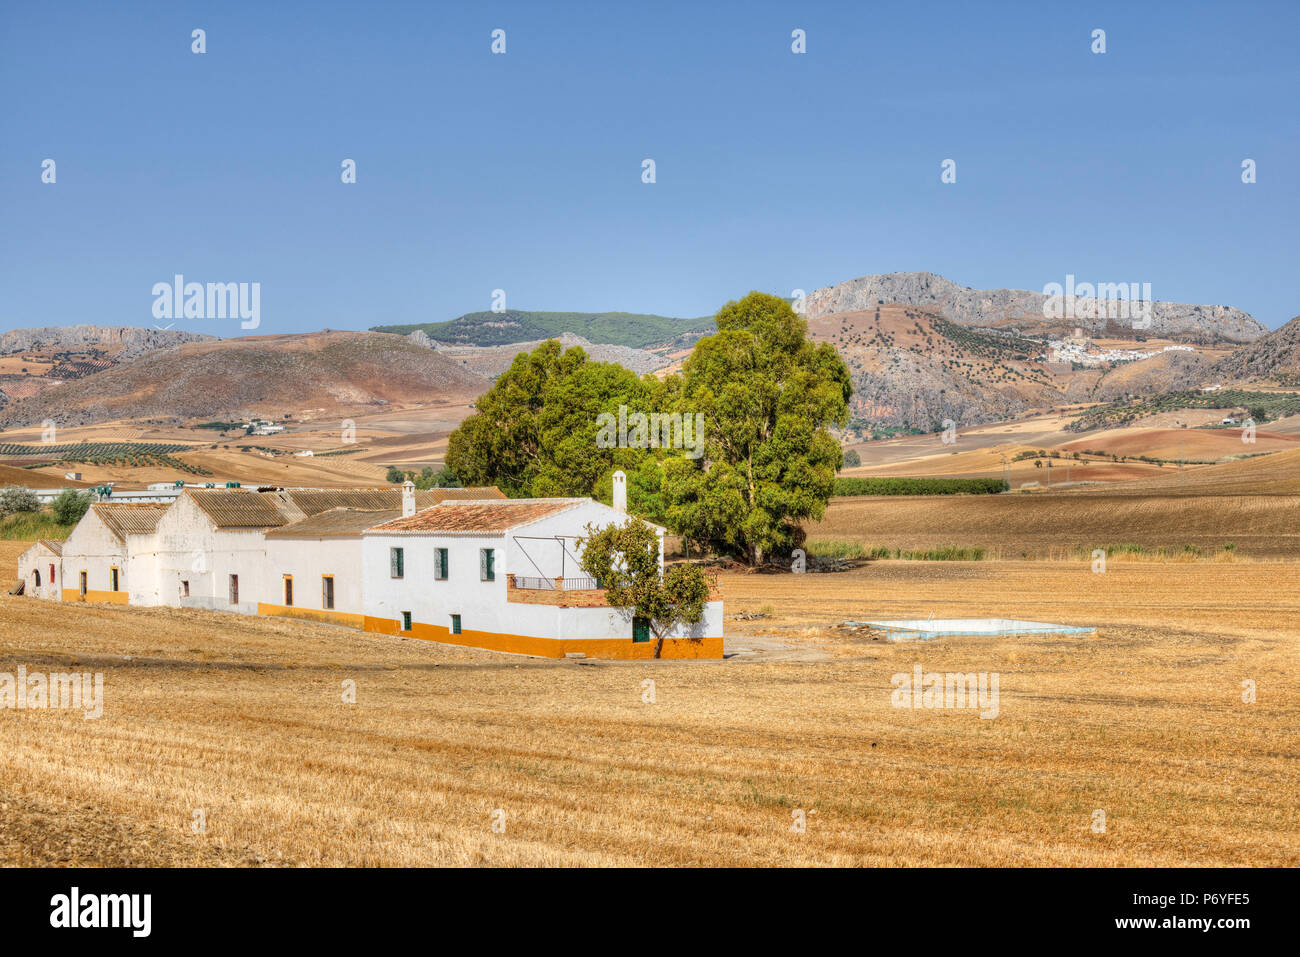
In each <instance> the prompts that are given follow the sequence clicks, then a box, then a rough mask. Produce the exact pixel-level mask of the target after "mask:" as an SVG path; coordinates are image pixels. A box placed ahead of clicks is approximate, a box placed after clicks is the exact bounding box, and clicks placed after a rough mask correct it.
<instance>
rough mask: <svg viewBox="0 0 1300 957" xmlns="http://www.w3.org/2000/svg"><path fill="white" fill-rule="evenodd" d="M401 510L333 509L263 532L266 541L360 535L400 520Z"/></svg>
mask: <svg viewBox="0 0 1300 957" xmlns="http://www.w3.org/2000/svg"><path fill="white" fill-rule="evenodd" d="M401 515H402V510H401V509H400V508H383V509H360V508H332V509H330V510H329V511H328V512H321V513H319V514H318V515H311V516H309V517H307V518H304V519H303V520H302V521H299V522H291V523H290V524H288V525H282V526H280V527H279V528H275V529H272V530H271V531H269V532H267V533H266V537H267V538H330V537H334V536H344V537H346V536H352V535H360V534H361V533H362V532H364V531H365V530H366V529H368V528H373V527H374V526H376V525H382V524H383V523H384V522H388V521H392V520H393V519H395V518H400V517H401Z"/></svg>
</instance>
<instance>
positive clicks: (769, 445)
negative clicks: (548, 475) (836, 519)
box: [661, 292, 853, 563]
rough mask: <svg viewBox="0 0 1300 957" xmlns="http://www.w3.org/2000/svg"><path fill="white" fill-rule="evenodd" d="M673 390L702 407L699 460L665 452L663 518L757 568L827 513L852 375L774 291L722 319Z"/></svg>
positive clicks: (683, 406) (677, 397)
mask: <svg viewBox="0 0 1300 957" xmlns="http://www.w3.org/2000/svg"><path fill="white" fill-rule="evenodd" d="M716 322H717V326H718V332H717V333H716V334H715V335H712V336H709V337H707V338H705V339H701V340H700V341H699V343H698V344H697V345H696V346H695V350H694V352H693V353H692V354H691V356H690V358H689V359H687V360H686V363H685V365H684V366H683V369H682V374H681V382H680V385H679V386H678V385H673V386H671V387H666V389H665V395H667V394H670V393H671V395H672V399H671V404H672V406H673V411H681V412H683V413H685V414H694V413H697V412H702V413H703V414H704V422H705V435H706V443H705V451H704V455H703V456H702V457H701V458H699V459H691V458H687V457H685V456H681V455H676V456H672V455H670V456H665V457H664V458H663V460H662V468H663V483H662V488H661V494H662V496H663V498H664V500H665V502H666V519H667V524H668V525H669V526H670V527H671V528H673V530H674V531H677V532H680V533H682V534H684V535H686V536H687V537H688V538H689V539H690V540H691V541H692V542H693V543H695V544H702V545H704V546H705V547H707V548H711V549H713V550H715V551H719V552H725V553H730V554H737V555H740V556H742V557H743V558H745V559H746V560H747V561H749V562H752V563H760V562H762V561H763V560H764V557H765V556H767V555H769V554H772V553H773V552H780V551H783V550H786V549H789V548H791V547H793V546H794V545H795V544H797V542H798V541H799V536H800V534H801V533H800V530H799V522H800V521H802V520H804V519H817V518H820V517H821V516H822V514H823V512H824V511H825V509H826V502H827V500H828V499H829V498H830V494H831V490H832V488H833V486H834V482H835V472H836V470H838V469H839V467H840V464H841V452H840V445H839V443H838V442H837V441H836V440H835V438H834V437H833V436H832V435H831V433H830V431H829V428H830V426H833V425H838V426H841V427H842V426H844V425H845V424H846V423H847V422H848V400H849V396H850V395H852V392H853V387H852V384H851V380H850V376H849V370H848V368H847V367H846V366H845V365H844V361H843V360H842V359H841V358H840V356H839V354H838V353H837V352H836V351H835V348H834V346H832V345H830V344H829V343H820V344H814V343H812V342H811V341H810V340H809V339H808V324H807V322H805V321H804V319H803V318H802V317H801V316H799V314H798V313H796V312H795V311H794V309H792V308H791V307H790V304H789V303H788V302H786V301H785V300H784V299H781V298H779V297H777V296H770V295H766V294H764V293H760V292H751V293H750V294H749V295H748V296H746V297H745V298H743V299H741V300H739V301H736V302H729V303H727V304H726V305H725V306H723V307H722V309H721V310H720V311H719V312H718V314H717V319H716Z"/></svg>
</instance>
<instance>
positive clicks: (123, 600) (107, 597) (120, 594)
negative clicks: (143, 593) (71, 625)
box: [63, 588, 131, 605]
mask: <svg viewBox="0 0 1300 957" xmlns="http://www.w3.org/2000/svg"><path fill="white" fill-rule="evenodd" d="M130 598H131V593H130V592H125V591H94V590H93V589H89V588H88V589H86V595H85V597H84V598H83V597H82V595H81V592H80V591H79V590H78V589H76V588H65V589H63V600H64V601H85V602H97V603H99V604H101V605H126V604H129V603H130Z"/></svg>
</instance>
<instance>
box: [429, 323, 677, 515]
mask: <svg viewBox="0 0 1300 957" xmlns="http://www.w3.org/2000/svg"><path fill="white" fill-rule="evenodd" d="M654 388H655V386H654V385H652V384H651V383H650V382H647V381H642V380H641V379H639V378H638V377H637V376H636V375H635V374H634V373H632V372H630V371H628V370H627V369H625V368H623V367H622V366H620V365H618V364H616V363H612V362H592V361H591V360H590V359H589V358H588V357H587V353H586V352H585V351H584V350H583V349H581V348H579V347H577V346H574V347H572V348H570V349H567V350H565V349H562V348H561V346H560V343H559V342H558V341H556V340H554V339H548V340H547V341H545V342H543V343H542V344H541V345H539V346H538V347H537V348H536V349H534V350H533V351H532V352H530V353H521V354H519V355H517V356H515V359H514V362H512V363H511V365H510V368H509V369H507V370H506V372H505V373H504V374H503V375H502V376H501V377H500V378H499V379H497V381H496V382H495V383H494V384H493V386H492V388H491V389H489V390H488V391H487V393H485V394H484V395H483V396H482V397H481V398H480V399H479V400H478V402H477V411H476V412H475V414H474V415H471V416H470V417H469V418H467V419H466V420H465V421H464V422H462V423H461V425H460V427H459V428H458V429H456V431H455V432H453V433H452V434H451V438H450V439H449V440H448V444H447V466H448V468H450V470H451V471H452V472H453V473H454V474H455V475H456V477H457V478H458V479H459V480H460V481H461V482H462V483H463V484H465V485H496V486H498V487H499V488H500V489H501V490H502V491H503V492H505V493H506V494H507V495H510V496H512V497H519V496H532V497H540V496H552V495H580V496H586V495H591V494H593V492H595V491H597V488H598V486H600V485H601V484H602V483H603V484H604V485H605V486H608V484H609V475H610V473H612V472H613V470H614V469H615V468H623V469H624V470H626V471H628V472H629V474H631V473H632V472H635V471H638V470H639V469H640V467H641V459H642V458H644V457H645V455H646V453H645V451H643V450H640V449H619V448H602V447H601V445H600V444H599V443H598V442H597V441H596V437H597V432H598V431H599V424H598V420H599V417H600V415H601V414H602V413H610V414H614V415H616V414H617V413H618V407H619V406H620V405H627V406H629V407H631V408H645V407H646V406H647V404H648V403H649V401H650V395H651V393H652V392H653V390H654Z"/></svg>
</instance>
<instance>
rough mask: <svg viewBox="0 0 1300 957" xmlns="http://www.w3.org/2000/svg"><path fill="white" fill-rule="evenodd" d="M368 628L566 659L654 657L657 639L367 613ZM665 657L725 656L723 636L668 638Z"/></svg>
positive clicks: (664, 652) (516, 652) (469, 646)
mask: <svg viewBox="0 0 1300 957" xmlns="http://www.w3.org/2000/svg"><path fill="white" fill-rule="evenodd" d="M365 630H366V631H372V632H377V633H379V634H382V635H400V636H403V637H406V638H421V639H423V640H425V641H441V642H444V643H446V644H450V645H462V646H464V647H467V648H484V649H486V650H488V651H505V652H509V653H511V654H516V655H536V656H537V657H539V658H563V657H564V656H565V655H566V654H570V653H578V652H580V653H582V654H585V655H586V656H587V657H588V658H632V659H641V658H647V659H648V658H653V657H654V653H655V643H654V641H653V640H652V641H635V642H634V641H633V640H632V639H631V638H537V637H535V636H532V635H506V634H501V633H499V632H494V631H474V630H473V629H470V628H466V629H465V630H464V631H462V632H461V633H460V634H458V635H453V634H452V633H451V629H450V628H448V627H446V626H443V625H426V624H424V623H422V622H418V621H416V622H412V623H411V630H410V631H402V626H401V622H398V621H394V620H392V619H390V618H372V617H371V616H369V615H367V616H366V619H365ZM661 657H663V658H721V657H722V638H721V636H715V637H711V638H669V639H666V640H665V641H664V648H663V652H662V655H661Z"/></svg>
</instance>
